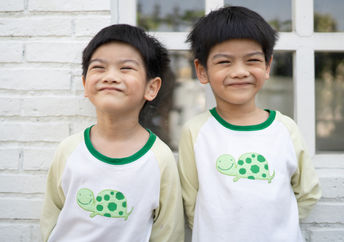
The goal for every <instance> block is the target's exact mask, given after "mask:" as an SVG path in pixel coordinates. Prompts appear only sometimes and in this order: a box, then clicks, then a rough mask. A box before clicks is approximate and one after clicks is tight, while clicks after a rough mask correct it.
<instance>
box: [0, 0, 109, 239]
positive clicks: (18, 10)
mask: <svg viewBox="0 0 344 242" xmlns="http://www.w3.org/2000/svg"><path fill="white" fill-rule="evenodd" d="M110 21H111V16H110V0H99V1H94V0H73V1H70V0H63V1H61V0H49V1H46V0H11V1H0V124H1V131H0V241H1V242H16V241H25V242H37V241H41V238H40V233H39V215H40V210H41V206H42V201H43V196H44V191H45V182H46V181H45V180H46V173H47V170H48V168H49V165H50V163H51V161H52V158H53V154H54V152H55V148H56V146H57V144H58V143H59V142H60V141H61V140H62V139H63V138H65V137H67V136H69V135H70V134H72V133H75V132H78V131H81V130H83V129H84V128H85V127H87V126H89V125H90V124H92V123H94V120H95V119H94V117H95V112H94V108H93V107H92V106H91V105H90V104H89V102H88V100H85V98H84V97H83V87H82V81H81V76H80V75H81V65H80V63H81V52H82V50H83V48H84V47H85V45H86V44H87V43H88V41H89V40H90V38H91V37H92V36H93V35H94V34H95V33H96V32H98V31H99V30H100V29H101V28H102V27H105V26H107V25H109V24H110Z"/></svg>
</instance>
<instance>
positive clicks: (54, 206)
mask: <svg viewBox="0 0 344 242" xmlns="http://www.w3.org/2000/svg"><path fill="white" fill-rule="evenodd" d="M60 159H61V155H60V153H59V152H57V153H56V155H55V158H54V160H53V163H52V165H51V167H50V169H49V172H48V178H47V184H46V194H45V201H44V205H43V209H42V213H41V219H40V227H41V234H42V238H43V241H47V240H48V238H49V235H50V233H51V231H52V230H53V228H54V227H55V225H56V221H57V218H58V216H59V214H60V211H61V209H62V207H63V203H64V200H65V198H64V194H63V191H62V189H61V187H60V185H59V180H60V176H61V168H62V167H61V163H60Z"/></svg>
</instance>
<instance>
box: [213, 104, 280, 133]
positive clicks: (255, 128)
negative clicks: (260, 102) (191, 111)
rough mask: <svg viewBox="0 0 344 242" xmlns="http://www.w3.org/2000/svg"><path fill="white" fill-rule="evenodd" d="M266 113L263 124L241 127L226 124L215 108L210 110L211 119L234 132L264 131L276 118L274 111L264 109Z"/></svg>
mask: <svg viewBox="0 0 344 242" xmlns="http://www.w3.org/2000/svg"><path fill="white" fill-rule="evenodd" d="M265 110H266V111H268V112H269V113H270V114H269V117H268V119H267V120H265V121H264V122H263V123H260V124H256V125H247V126H241V125H234V124H230V123H228V122H227V121H226V120H224V119H223V118H222V117H221V116H220V115H219V114H218V112H217V111H216V108H212V109H211V110H209V111H210V113H211V114H212V115H213V117H214V118H215V119H216V120H217V121H218V122H219V123H220V124H221V125H222V126H224V127H226V128H228V129H231V130H236V131H258V130H262V129H265V128H267V127H269V126H270V125H271V124H272V122H273V121H274V120H275V117H276V111H274V110H268V109H265Z"/></svg>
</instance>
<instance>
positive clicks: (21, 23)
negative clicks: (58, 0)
mask: <svg viewBox="0 0 344 242" xmlns="http://www.w3.org/2000/svg"><path fill="white" fill-rule="evenodd" d="M42 23H44V24H42ZM71 34H72V21H71V19H70V18H65V17H36V16H34V17H29V18H27V17H26V18H0V36H67V35H71Z"/></svg>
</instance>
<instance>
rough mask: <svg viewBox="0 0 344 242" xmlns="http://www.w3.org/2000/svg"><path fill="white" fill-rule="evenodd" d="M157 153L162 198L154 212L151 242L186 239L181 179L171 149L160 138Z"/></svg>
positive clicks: (179, 241)
mask: <svg viewBox="0 0 344 242" xmlns="http://www.w3.org/2000/svg"><path fill="white" fill-rule="evenodd" d="M159 143H160V144H159V146H156V147H157V148H155V150H154V151H155V152H154V153H155V154H156V156H157V159H158V161H159V167H160V173H161V176H160V177H161V180H160V199H159V207H158V208H157V209H156V210H155V213H154V222H153V227H152V233H151V237H150V242H182V241H184V214H183V203H182V195H181V188H180V180H179V175H178V170H177V166H176V161H175V159H174V156H173V153H172V152H171V150H170V149H169V148H168V147H167V146H166V145H165V144H163V143H162V142H161V141H160V140H159Z"/></svg>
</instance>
